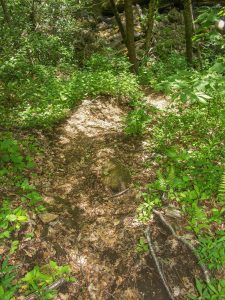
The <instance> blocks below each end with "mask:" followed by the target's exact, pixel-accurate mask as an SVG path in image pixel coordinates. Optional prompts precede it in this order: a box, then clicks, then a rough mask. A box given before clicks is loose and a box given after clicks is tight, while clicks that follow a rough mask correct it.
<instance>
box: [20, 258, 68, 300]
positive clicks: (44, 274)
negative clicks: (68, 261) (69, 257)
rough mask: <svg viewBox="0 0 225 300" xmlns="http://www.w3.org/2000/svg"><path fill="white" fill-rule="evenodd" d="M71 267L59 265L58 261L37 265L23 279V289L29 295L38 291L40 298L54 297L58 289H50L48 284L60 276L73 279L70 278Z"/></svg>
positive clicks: (44, 299)
mask: <svg viewBox="0 0 225 300" xmlns="http://www.w3.org/2000/svg"><path fill="white" fill-rule="evenodd" d="M69 274H70V268H69V267H68V266H62V267H60V266H58V265H57V263H56V262H54V261H50V262H49V264H47V265H45V266H43V267H39V266H36V267H34V268H33V270H32V271H30V272H28V273H27V274H26V275H25V277H24V278H23V279H22V282H23V285H22V290H21V291H23V292H25V293H26V294H27V295H28V294H30V293H33V292H35V293H37V294H38V296H39V297H40V299H43V300H47V299H53V298H54V296H55V295H56V290H48V289H47V286H48V285H51V284H52V283H53V282H54V281H56V280H58V279H59V278H64V279H65V280H66V281H72V280H73V279H72V278H70V276H69Z"/></svg>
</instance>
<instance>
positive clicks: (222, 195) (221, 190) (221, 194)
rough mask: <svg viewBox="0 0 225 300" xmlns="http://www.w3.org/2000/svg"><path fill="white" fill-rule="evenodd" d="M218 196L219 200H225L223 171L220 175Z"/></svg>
mask: <svg viewBox="0 0 225 300" xmlns="http://www.w3.org/2000/svg"><path fill="white" fill-rule="evenodd" d="M218 198H219V200H225V172H224V173H223V175H222V177H221V182H220V186H219V194H218Z"/></svg>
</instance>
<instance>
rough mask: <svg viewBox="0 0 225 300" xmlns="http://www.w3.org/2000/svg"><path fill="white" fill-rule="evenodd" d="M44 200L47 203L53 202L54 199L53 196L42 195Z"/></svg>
mask: <svg viewBox="0 0 225 300" xmlns="http://www.w3.org/2000/svg"><path fill="white" fill-rule="evenodd" d="M43 200H44V202H46V203H48V204H50V205H51V204H54V202H55V199H54V198H53V197H49V196H44V197H43Z"/></svg>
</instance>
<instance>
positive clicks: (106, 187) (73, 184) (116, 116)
mask: <svg viewBox="0 0 225 300" xmlns="http://www.w3.org/2000/svg"><path fill="white" fill-rule="evenodd" d="M153 101H156V99H155V98H154V99H153ZM160 105H161V104H160ZM127 111H128V105H127V103H126V101H125V100H118V99H113V98H110V97H108V98H107V97H105V98H102V97H99V98H96V99H95V100H85V101H83V102H82V103H81V104H80V105H79V106H78V107H77V109H76V110H75V111H74V112H73V113H72V114H71V116H70V118H69V119H68V120H67V121H66V122H65V123H63V124H62V125H61V126H59V127H58V128H57V129H56V131H55V132H54V134H53V135H52V136H50V137H48V138H46V137H45V140H43V141H44V142H43V143H47V144H48V145H47V147H45V146H46V145H44V148H45V149H46V151H45V153H44V155H43V157H42V159H41V161H40V162H39V167H40V170H41V168H42V171H40V174H39V177H38V185H39V187H40V189H41V190H42V193H43V195H44V201H45V202H46V204H47V206H48V212H49V213H50V214H47V215H46V214H43V215H42V216H40V219H39V224H38V225H37V227H36V230H35V232H36V247H35V249H33V250H32V248H31V249H29V250H28V249H27V255H28V256H27V257H24V260H25V261H27V260H29V259H30V260H32V262H33V264H36V263H40V264H43V261H48V260H49V259H53V260H56V261H57V262H58V263H59V264H69V265H70V266H71V268H72V271H73V274H75V277H76V278H77V280H78V282H77V284H68V285H67V286H65V287H64V288H62V289H61V293H60V294H59V295H58V296H57V298H56V299H62V300H63V299H71V300H72V299H80V300H86V299H96V300H101V299H102V300H108V299H121V300H122V299H123V300H126V299H127V300H132V299H134V300H136V299H137V300H138V299H153V300H154V299H155V300H166V299H169V298H168V295H167V292H166V290H165V288H164V286H163V285H162V283H161V280H160V277H159V275H158V272H157V270H156V268H155V265H154V262H153V260H152V259H151V257H150V256H149V254H145V255H140V254H138V253H137V251H136V245H137V243H138V240H139V239H140V237H143V236H144V229H145V226H144V225H143V224H142V223H140V222H138V221H137V208H138V206H139V205H140V203H141V202H142V201H143V200H142V199H141V197H140V195H139V185H141V186H142V187H143V186H144V185H145V184H146V183H148V182H150V181H152V180H153V178H154V173H155V171H154V169H152V170H151V169H148V170H147V169H145V168H144V167H143V165H144V163H145V161H147V160H148V159H149V155H150V154H151V153H149V150H146V149H145V144H146V143H145V142H146V141H143V140H141V139H130V138H129V139H128V138H127V137H126V136H125V135H124V133H123V119H124V117H125V116H126V113H127ZM118 166H119V167H118ZM110 168H111V169H110ZM117 168H119V169H120V171H121V169H122V170H123V172H122V173H121V172H120V171H119V172H116V173H115V174H114V173H113V172H114V171H115V170H117ZM110 172H112V173H110ZM112 174H113V175H112ZM121 174H122V175H121ZM110 176H113V177H114V178H113V180H114V179H115V178H116V184H115V182H113V184H112V183H111V182H110V180H109V179H110V178H111V177H110ZM152 225H154V226H155V227H154V228H155V230H154V232H155V233H154V236H155V237H156V239H158V242H159V243H158V244H157V245H158V246H157V247H158V248H157V249H158V250H157V249H156V250H157V252H158V253H159V254H161V255H162V261H163V259H164V260H165V261H166V260H169V261H170V262H169V263H166V262H165V263H164V265H163V266H164V270H165V271H166V272H167V273H168V274H169V272H170V273H171V274H175V275H174V276H170V277H171V280H170V282H171V284H172V286H173V288H174V289H173V292H174V294H176V295H177V296H178V297H177V298H176V299H185V298H184V297H183V296H182V294H184V292H186V291H185V289H184V291H183V292H182V288H181V287H179V286H182V285H183V280H184V279H185V278H186V286H187V288H188V290H192V289H193V284H192V283H190V280H189V279H188V275H187V274H189V275H190V274H191V275H190V276H192V275H193V274H192V271H193V268H194V265H193V264H192V263H190V260H191V259H190V257H188V255H187V254H186V253H185V249H183V250H182V247H181V245H179V243H177V244H176V243H175V242H174V241H173V239H171V237H169V234H168V233H165V230H163V229H162V228H160V225H159V224H157V222H156V221H154V222H152ZM167 239H168V240H167ZM38 241H39V242H40V244H39V246H38ZM166 243H167V244H166ZM171 243H172V247H174V249H172V250H169V248H168V247H170V246H171ZM166 245H167V246H166ZM160 247H161V248H160ZM165 247H166V249H165ZM170 248H171V247H170ZM176 249H179V251H180V253H182V255H181V256H186V258H187V260H186V259H185V258H184V259H183V258H181V257H179V259H181V260H183V263H186V267H185V266H183V265H182V263H181V261H180V260H178V261H176V256H177V252H176ZM25 250H26V249H25ZM181 250H182V251H181ZM32 251H33V253H30V252H32ZM166 253H167V254H166ZM166 255H167V256H168V255H169V257H166ZM189 256H190V255H189ZM31 257H32V259H31ZM171 261H173V264H172V267H171ZM194 263H195V262H194ZM167 265H169V267H168V268H169V269H168V268H167V267H166V266H167ZM176 265H180V266H181V268H185V270H186V268H187V265H189V267H188V270H187V272H185V271H182V270H181V272H180V273H179V270H178V271H176V272H175V271H174V270H173V268H175V267H176ZM174 283H175V284H174ZM188 285H189V286H188ZM174 286H175V287H174Z"/></svg>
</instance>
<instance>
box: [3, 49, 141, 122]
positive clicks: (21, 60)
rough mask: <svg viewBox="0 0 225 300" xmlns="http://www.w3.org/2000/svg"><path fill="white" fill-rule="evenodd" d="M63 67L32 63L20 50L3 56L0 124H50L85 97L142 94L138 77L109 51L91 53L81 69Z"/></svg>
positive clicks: (138, 95) (134, 96)
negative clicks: (5, 58)
mask: <svg viewBox="0 0 225 300" xmlns="http://www.w3.org/2000/svg"><path fill="white" fill-rule="evenodd" d="M103 62H104V65H103V66H104V67H103V66H102V63H103ZM115 65H117V67H118V68H117V69H116V71H115V68H114V66H115ZM65 68H66V66H65V65H61V66H59V67H57V68H56V67H52V66H46V65H41V64H39V63H36V64H35V65H32V64H30V62H29V61H28V60H27V58H26V56H25V54H24V53H23V52H22V53H18V54H16V55H15V56H13V57H11V58H10V59H9V60H5V61H4V62H3V63H2V65H1V67H0V79H1V80H2V82H1V83H0V108H1V110H0V120H1V124H2V125H3V126H5V127H8V128H10V127H14V126H15V124H16V126H20V127H51V126H53V125H54V124H55V123H57V122H59V121H60V120H61V119H63V118H65V116H66V115H67V113H68V111H69V110H70V109H71V108H73V107H74V105H75V104H76V103H77V102H78V101H80V100H82V99H83V98H85V97H88V96H97V95H112V96H126V97H129V98H132V99H136V100H137V99H139V98H140V97H141V92H140V90H139V86H138V82H137V79H136V78H135V76H134V75H132V74H131V73H130V72H129V71H128V69H129V63H128V62H127V60H126V59H124V58H123V59H122V58H120V57H117V56H116V54H115V53H112V51H106V53H105V54H102V55H100V54H98V55H97V54H96V55H94V56H93V57H91V58H90V60H89V61H87V63H86V67H85V69H83V70H78V69H77V68H76V67H75V66H72V67H70V68H69V71H68V70H67V72H65ZM12 107H13V109H12Z"/></svg>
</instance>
